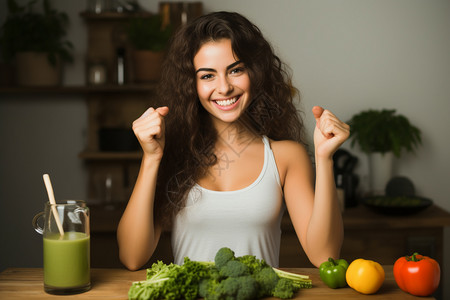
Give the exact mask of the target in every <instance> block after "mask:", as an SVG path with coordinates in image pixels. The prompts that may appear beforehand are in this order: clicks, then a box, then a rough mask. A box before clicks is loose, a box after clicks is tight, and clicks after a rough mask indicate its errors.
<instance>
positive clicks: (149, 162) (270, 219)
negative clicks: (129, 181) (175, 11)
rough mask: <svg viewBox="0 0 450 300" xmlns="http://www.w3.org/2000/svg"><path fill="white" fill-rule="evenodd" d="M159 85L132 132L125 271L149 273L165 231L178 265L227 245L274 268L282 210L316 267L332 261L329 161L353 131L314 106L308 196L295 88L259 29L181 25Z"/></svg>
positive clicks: (240, 24) (221, 15) (235, 24)
mask: <svg viewBox="0 0 450 300" xmlns="http://www.w3.org/2000/svg"><path fill="white" fill-rule="evenodd" d="M159 87H160V90H159V93H158V95H159V101H160V106H159V107H155V108H149V109H148V110H147V111H146V112H145V113H144V114H143V115H142V116H141V117H140V118H138V119H137V120H136V121H135V122H134V123H133V130H134V132H135V134H136V136H137V138H138V140H139V143H140V145H141V147H142V149H143V152H144V155H143V159H142V163H141V169H140V173H139V176H138V179H137V182H136V185H135V188H134V191H133V194H132V195H131V198H130V200H129V202H128V205H127V208H126V210H125V212H124V214H123V216H122V219H121V221H120V224H119V227H118V242H119V249H120V258H121V260H122V262H123V263H124V264H125V266H127V267H128V268H130V269H137V268H139V267H141V266H142V265H144V264H145V263H146V262H147V260H148V259H149V258H150V257H151V256H152V254H153V251H154V250H155V248H156V246H157V244H158V241H159V238H160V235H161V232H162V231H163V230H171V232H172V248H173V251H174V259H175V262H176V263H177V264H181V263H182V262H183V258H184V257H185V256H188V257H189V258H191V259H193V260H200V261H211V260H213V259H214V255H215V253H216V252H217V250H218V249H220V248H223V247H228V248H230V249H233V250H234V251H235V252H236V255H238V256H242V255H247V254H250V255H255V256H257V257H258V258H262V259H264V260H265V261H267V262H269V264H271V265H272V266H278V261H279V251H280V237H281V230H280V223H281V219H282V216H283V214H284V211H285V209H286V208H287V209H288V211H289V215H290V216H291V219H292V223H293V225H294V227H295V230H296V232H297V236H298V239H299V241H300V242H301V244H302V246H303V248H304V250H305V252H306V254H307V255H308V258H309V259H310V260H311V262H312V263H313V264H315V265H317V266H319V264H320V263H322V262H323V261H325V260H327V259H328V258H329V257H334V258H338V256H339V252H340V247H341V243H342V237H343V230H342V219H341V214H340V209H339V207H338V202H337V197H336V189H335V186H334V176H333V166H332V156H333V153H334V152H335V151H336V150H337V148H338V147H339V146H340V145H341V144H342V143H343V142H344V141H345V140H346V139H347V137H348V134H349V132H348V126H347V125H346V124H344V123H342V122H341V121H340V120H339V119H338V118H337V117H336V116H334V115H333V114H332V113H331V112H330V111H327V110H324V109H323V108H321V107H314V109H313V114H314V117H315V118H316V124H317V126H316V130H315V132H314V144H315V156H316V166H317V169H316V183H315V185H316V188H317V191H318V192H317V193H315V192H314V185H313V180H314V178H313V170H312V166H311V162H310V160H309V156H308V154H307V151H306V149H305V143H304V136H303V130H304V128H303V123H302V120H301V119H300V118H299V116H298V114H297V110H296V108H295V105H294V100H296V93H293V91H295V88H293V87H292V85H291V78H290V75H289V73H288V72H287V69H286V66H285V65H284V64H283V63H282V62H281V60H280V59H279V58H278V57H277V56H276V55H275V54H274V52H273V49H272V47H271V45H270V44H269V43H268V42H267V41H266V39H265V38H264V37H263V35H262V33H261V32H260V30H259V29H258V28H257V27H256V26H255V25H254V24H252V23H251V22H249V21H248V20H247V19H246V18H245V17H243V16H242V15H239V14H237V13H229V12H217V13H211V14H208V15H205V16H202V17H200V18H198V19H196V20H194V21H193V22H191V23H189V24H187V25H186V26H184V27H182V28H181V29H180V30H179V31H178V32H177V34H176V35H175V36H174V38H173V40H172V43H171V47H170V49H169V51H168V54H167V58H166V61H165V64H164V67H163V71H162V74H161V82H160V85H159ZM331 233H332V234H331Z"/></svg>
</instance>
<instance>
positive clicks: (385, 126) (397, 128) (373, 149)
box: [347, 109, 422, 195]
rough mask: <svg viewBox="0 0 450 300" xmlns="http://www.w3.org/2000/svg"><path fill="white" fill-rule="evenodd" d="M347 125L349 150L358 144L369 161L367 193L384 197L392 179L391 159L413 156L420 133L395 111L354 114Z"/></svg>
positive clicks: (371, 111) (366, 111) (418, 143)
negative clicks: (405, 153)
mask: <svg viewBox="0 0 450 300" xmlns="http://www.w3.org/2000/svg"><path fill="white" fill-rule="evenodd" d="M347 123H348V124H349V125H350V139H351V146H352V147H353V146H355V144H358V145H359V147H360V149H361V151H362V152H364V153H366V154H367V155H368V158H369V172H370V174H369V178H370V188H371V193H372V194H375V195H380V194H384V190H385V187H386V184H387V182H388V180H389V179H390V178H391V177H392V163H393V156H395V157H397V158H399V157H400V156H401V153H402V151H403V150H406V151H407V152H414V150H415V149H416V148H417V147H418V146H419V145H420V144H422V139H421V131H420V130H419V129H418V128H417V127H415V126H414V125H412V124H411V123H410V122H409V120H408V118H406V117H405V116H403V115H400V114H396V110H395V109H391V110H389V109H382V110H373V109H369V110H365V111H361V112H360V113H358V114H355V115H354V116H353V117H352V118H351V119H350V120H349V121H348V122H347Z"/></svg>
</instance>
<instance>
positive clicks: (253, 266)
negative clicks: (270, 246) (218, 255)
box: [236, 255, 270, 274]
mask: <svg viewBox="0 0 450 300" xmlns="http://www.w3.org/2000/svg"><path fill="white" fill-rule="evenodd" d="M236 260H237V261H240V262H241V263H243V264H245V265H246V266H247V267H249V269H250V273H252V274H255V273H258V272H259V271H261V270H262V269H264V268H267V267H270V266H269V264H268V263H266V261H265V260H263V259H258V258H256V256H254V255H243V256H239V257H236Z"/></svg>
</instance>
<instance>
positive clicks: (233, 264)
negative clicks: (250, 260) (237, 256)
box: [219, 260, 250, 277]
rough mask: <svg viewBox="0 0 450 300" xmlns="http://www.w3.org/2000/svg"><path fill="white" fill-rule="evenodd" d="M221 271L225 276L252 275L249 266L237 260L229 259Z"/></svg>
mask: <svg viewBox="0 0 450 300" xmlns="http://www.w3.org/2000/svg"><path fill="white" fill-rule="evenodd" d="M219 272H220V275H221V276H223V277H239V276H244V275H250V270H249V268H248V267H247V266H246V265H244V264H243V263H241V262H239V261H237V260H230V261H228V262H227V263H226V264H225V265H224V266H223V267H222V268H220V270H219Z"/></svg>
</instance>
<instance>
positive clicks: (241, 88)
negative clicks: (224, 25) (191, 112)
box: [194, 39, 250, 127]
mask: <svg viewBox="0 0 450 300" xmlns="http://www.w3.org/2000/svg"><path fill="white" fill-rule="evenodd" d="M194 67H195V69H196V71H195V72H196V74H197V77H196V81H197V92H198V98H199V100H200V103H201V104H202V106H203V107H204V108H205V109H206V111H208V112H209V113H210V114H211V116H212V117H213V118H212V120H213V122H214V124H215V126H216V127H217V126H219V124H218V123H219V122H220V121H222V122H225V123H230V122H234V121H236V120H238V119H239V117H240V116H241V115H242V114H243V113H244V111H245V109H246V108H247V106H248V105H249V101H250V78H249V76H248V73H247V71H246V69H245V66H244V63H243V62H241V61H239V60H237V59H236V55H235V54H234V53H233V50H232V48H231V41H230V40H228V39H222V40H219V41H212V42H208V43H206V44H204V45H203V46H202V47H201V48H200V50H199V51H198V52H197V54H196V55H195V57H194ZM225 126H227V125H226V124H225Z"/></svg>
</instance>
